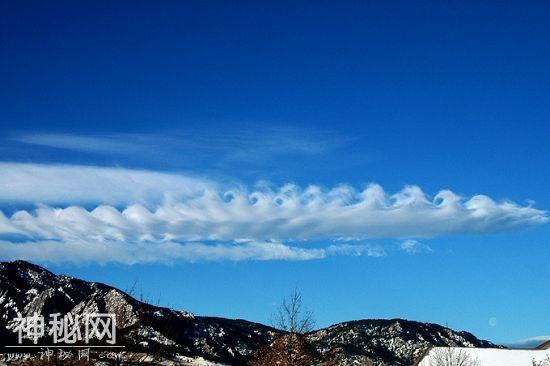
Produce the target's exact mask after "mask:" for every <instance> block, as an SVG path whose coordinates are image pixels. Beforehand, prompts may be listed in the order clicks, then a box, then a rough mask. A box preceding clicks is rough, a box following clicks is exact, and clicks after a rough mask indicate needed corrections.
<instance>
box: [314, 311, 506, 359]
mask: <svg viewBox="0 0 550 366" xmlns="http://www.w3.org/2000/svg"><path fill="white" fill-rule="evenodd" d="M310 340H311V341H312V343H314V344H315V345H316V346H317V348H318V349H319V350H320V351H321V352H322V353H324V354H326V353H330V351H331V350H335V349H340V350H341V352H342V353H344V354H346V355H347V358H349V359H361V357H362V356H363V358H364V356H367V357H368V358H369V359H370V360H372V361H376V362H377V363H381V362H383V363H386V364H388V365H411V364H413V363H414V361H415V360H416V359H417V358H419V357H420V356H421V355H422V353H424V352H425V351H426V349H428V348H430V347H433V346H447V345H449V346H460V347H496V346H495V345H494V344H492V343H491V342H488V341H483V340H479V339H477V338H476V337H475V336H473V335H472V334H470V333H467V332H455V331H453V330H451V329H449V328H445V327H442V326H440V325H437V324H431V323H420V322H415V321H410V320H403V319H392V320H358V321H351V322H346V323H340V324H336V325H333V326H330V327H328V328H326V329H321V330H318V331H316V332H314V333H313V334H311V335H310ZM332 352H334V351H332Z"/></svg>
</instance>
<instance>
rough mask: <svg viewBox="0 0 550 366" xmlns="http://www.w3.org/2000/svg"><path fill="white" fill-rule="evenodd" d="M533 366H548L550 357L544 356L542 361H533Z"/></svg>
mask: <svg viewBox="0 0 550 366" xmlns="http://www.w3.org/2000/svg"><path fill="white" fill-rule="evenodd" d="M533 366H550V355H546V358H545V359H544V360H540V361H536V360H533Z"/></svg>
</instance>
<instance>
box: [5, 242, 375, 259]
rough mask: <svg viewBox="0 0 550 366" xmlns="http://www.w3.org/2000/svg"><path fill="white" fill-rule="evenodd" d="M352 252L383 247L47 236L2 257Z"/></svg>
mask: <svg viewBox="0 0 550 366" xmlns="http://www.w3.org/2000/svg"><path fill="white" fill-rule="evenodd" d="M338 255H352V256H363V255H367V256H372V257H380V256H383V255H384V252H383V250H382V249H380V248H377V247H376V246H374V247H371V246H370V245H366V244H365V245H358V246H353V248H351V247H350V246H346V245H331V246H329V247H327V248H301V247H295V246H289V245H285V244H283V243H279V242H255V241H250V242H245V243H240V242H232V243H215V244H204V243H195V242H191V243H175V242H171V241H165V242H132V243H129V242H124V241H98V240H96V241H91V240H68V241H55V240H44V241H38V242H22V243H13V242H7V241H0V258H2V259H4V260H16V259H24V260H29V261H37V262H70V263H85V262H96V263H109V262H118V263H124V264H137V263H175V262H178V261H186V262H197V261H225V260H229V261H244V260H260V261H268V260H285V261H306V260H315V259H324V258H327V257H330V256H338Z"/></svg>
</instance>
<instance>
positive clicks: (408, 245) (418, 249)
mask: <svg viewBox="0 0 550 366" xmlns="http://www.w3.org/2000/svg"><path fill="white" fill-rule="evenodd" d="M399 248H400V249H401V250H402V251H404V252H405V253H407V254H419V253H431V252H433V250H432V248H430V246H429V245H427V244H423V243H421V242H419V241H418V240H414V239H408V240H405V241H404V242H403V243H401V244H400V245H399Z"/></svg>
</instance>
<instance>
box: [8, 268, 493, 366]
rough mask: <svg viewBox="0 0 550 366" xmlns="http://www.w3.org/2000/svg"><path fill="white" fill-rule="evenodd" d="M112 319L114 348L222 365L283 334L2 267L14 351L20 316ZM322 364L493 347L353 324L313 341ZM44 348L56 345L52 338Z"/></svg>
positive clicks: (440, 331)
mask: <svg viewBox="0 0 550 366" xmlns="http://www.w3.org/2000/svg"><path fill="white" fill-rule="evenodd" d="M18 312H19V313H21V314H22V315H23V316H30V315H32V314H33V313H35V312H36V313H39V314H41V315H44V316H49V314H53V313H61V314H66V313H69V312H70V313H71V314H73V315H76V314H85V313H90V312H96V313H97V312H103V313H114V314H116V316H117V327H118V328H117V343H118V344H122V345H125V346H126V350H128V351H129V352H136V353H144V354H151V355H162V356H163V357H165V358H167V359H177V358H174V357H177V356H186V357H190V358H195V357H202V358H204V359H205V360H208V361H211V362H214V363H219V364H225V365H245V364H246V361H247V359H248V358H249V357H250V356H251V354H252V353H253V352H254V350H255V349H257V348H258V347H259V346H263V345H267V344H270V343H271V342H272V341H273V340H274V339H275V338H276V337H277V336H278V335H280V334H281V333H280V332H279V331H278V330H276V329H274V328H272V327H269V326H266V325H263V324H258V323H254V322H249V321H246V320H240V319H236V320H234V319H225V318H216V317H204V316H195V315H193V314H191V313H189V312H185V311H176V310H172V309H168V308H164V307H159V306H153V305H150V304H147V303H144V302H141V301H139V300H136V299H135V298H133V297H132V296H130V295H129V294H127V293H125V292H123V291H120V290H117V289H115V288H113V287H111V286H108V285H104V284H101V283H94V282H86V281H82V280H79V279H75V278H72V277H68V276H64V275H55V274H53V273H52V272H50V271H48V270H46V269H44V268H42V267H40V266H37V265H34V264H31V263H28V262H25V261H15V262H1V263H0V343H1V344H2V345H14V344H17V338H16V334H15V333H14V332H13V328H14V326H15V325H14V324H13V321H12V319H14V318H15V317H16V315H17V313H18ZM308 340H309V342H310V343H311V344H312V345H313V346H314V348H315V349H316V350H317V351H318V353H319V360H320V362H322V361H326V360H328V359H334V357H335V356H337V357H338V359H339V360H341V361H339V364H341V365H359V364H364V363H361V362H364V359H365V357H368V358H369V359H370V360H372V362H373V363H374V364H377V365H381V364H387V365H412V364H413V362H414V360H415V359H416V358H417V357H418V356H420V355H421V354H422V353H423V352H424V351H425V350H426V349H427V348H429V347H431V346H445V345H453V346H463V347H496V346H495V345H494V344H492V343H491V342H488V341H483V340H479V339H477V338H476V337H475V336H473V335H472V334H470V333H467V332H456V331H453V330H451V329H449V328H445V327H442V326H440V325H437V324H430V323H421V322H415V321H409V320H404V319H391V320H387V319H369V320H356V321H350V322H344V323H339V324H335V325H332V326H330V327H327V328H323V329H319V330H316V331H314V332H311V333H310V334H308ZM40 343H41V344H51V340H50V339H48V337H43V338H42V339H40Z"/></svg>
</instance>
